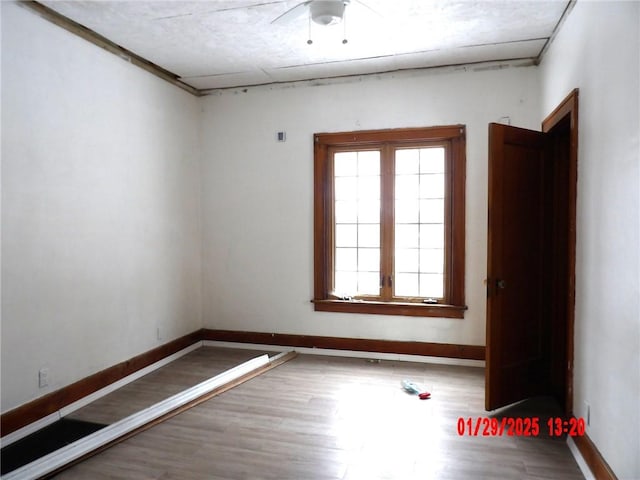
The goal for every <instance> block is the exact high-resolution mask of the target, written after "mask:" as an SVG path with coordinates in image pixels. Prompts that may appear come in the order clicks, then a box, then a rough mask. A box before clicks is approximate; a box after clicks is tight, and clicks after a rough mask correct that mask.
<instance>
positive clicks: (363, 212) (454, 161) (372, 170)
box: [314, 125, 466, 318]
mask: <svg viewBox="0 0 640 480" xmlns="http://www.w3.org/2000/svg"><path fill="white" fill-rule="evenodd" d="M314 140H315V148H314V157H315V158H314V197H315V199H314V237H315V238H314V250H315V252H314V254H315V258H314V270H315V279H314V280H315V287H314V296H315V298H314V305H315V309H316V310H320V311H338V312H352V313H374V314H388V315H413V316H433V317H452V318H462V317H463V316H464V310H465V309H466V307H465V304H464V261H465V260H464V242H465V238H464V202H465V199H464V190H465V127H464V126H462V125H454V126H446V127H431V128H412V129H397V130H378V131H363V132H346V133H324V134H316V135H315V136H314Z"/></svg>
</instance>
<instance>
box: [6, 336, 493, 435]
mask: <svg viewBox="0 0 640 480" xmlns="http://www.w3.org/2000/svg"><path fill="white" fill-rule="evenodd" d="M202 340H217V341H226V342H238V343H256V344H264V345H281V346H287V347H308V348H326V349H334V350H352V351H359V352H378V353H395V354H406V355H423V356H431V357H447V358H461V359H468V360H484V354H485V353H484V352H485V347H484V346H482V345H455V344H446V343H427V342H403V341H392V340H368V339H358V338H343V337H318V336H307V335H288V334H276V333H260V332H241V331H231V330H209V329H202V330H197V331H195V332H192V333H190V334H188V335H185V336H183V337H180V338H178V339H176V340H173V341H171V342H169V343H166V344H164V345H161V346H159V347H157V348H154V349H153V350H150V351H148V352H146V353H142V354H140V355H137V356H135V357H133V358H131V359H129V360H126V361H124V362H121V363H118V364H117V365H114V366H112V367H109V368H107V369H105V370H102V371H100V372H97V373H95V374H93V375H90V376H88V377H86V378H83V379H82V380H79V381H77V382H75V383H72V384H70V385H67V386H66V387H63V388H61V389H59V390H56V391H55V392H51V393H49V394H47V395H44V396H42V397H40V398H37V399H35V400H32V401H31V402H28V403H25V404H23V405H21V406H19V407H17V408H15V409H13V410H10V411H8V412H6V413H4V414H2V416H1V417H0V431H1V432H2V433H1V434H2V436H5V435H8V434H10V433H12V432H15V431H16V430H19V429H20V428H22V427H24V426H26V425H29V424H31V423H33V422H36V421H38V420H40V419H42V418H44V417H46V416H47V415H51V414H52V413H55V412H57V411H59V410H60V409H62V408H64V407H66V406H68V405H70V404H72V403H73V402H76V401H78V400H80V399H82V398H84V397H86V396H87V395H91V394H92V393H94V392H96V391H98V390H100V389H101V388H104V387H106V386H108V385H110V384H112V383H114V382H117V381H119V380H121V379H123V378H125V377H126V376H128V375H131V374H133V373H135V372H137V371H138V370H141V369H143V368H145V367H148V366H149V365H152V364H153V363H155V362H158V361H160V360H162V359H164V358H166V357H168V356H170V355H173V354H174V353H177V352H179V351H180V350H182V349H184V348H187V347H189V346H191V345H193V344H194V343H197V342H200V341H202Z"/></svg>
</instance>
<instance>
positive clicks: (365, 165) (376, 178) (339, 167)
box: [334, 150, 380, 296]
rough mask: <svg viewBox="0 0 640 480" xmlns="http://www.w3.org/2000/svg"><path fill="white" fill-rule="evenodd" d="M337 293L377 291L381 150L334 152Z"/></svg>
mask: <svg viewBox="0 0 640 480" xmlns="http://www.w3.org/2000/svg"><path fill="white" fill-rule="evenodd" d="M334 162H335V163H334V173H335V180H334V192H335V199H334V200H335V204H334V220H335V257H334V258H335V265H334V269H335V277H334V288H335V293H336V295H338V296H356V295H362V294H369V295H379V294H380V151H378V150H375V151H357V152H356V151H354V152H338V153H336V154H335V155H334Z"/></svg>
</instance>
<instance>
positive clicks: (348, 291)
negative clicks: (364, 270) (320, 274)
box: [335, 271, 358, 297]
mask: <svg viewBox="0 0 640 480" xmlns="http://www.w3.org/2000/svg"><path fill="white" fill-rule="evenodd" d="M357 291H358V274H357V273H356V272H338V271H336V272H335V293H336V295H338V296H339V297H350V296H353V295H355V294H356V292H357Z"/></svg>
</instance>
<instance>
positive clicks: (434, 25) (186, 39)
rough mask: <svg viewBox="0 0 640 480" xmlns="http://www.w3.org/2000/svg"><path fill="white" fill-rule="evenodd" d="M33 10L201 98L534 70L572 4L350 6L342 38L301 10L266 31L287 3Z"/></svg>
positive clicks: (418, 0) (379, 1) (456, 0)
mask: <svg viewBox="0 0 640 480" xmlns="http://www.w3.org/2000/svg"><path fill="white" fill-rule="evenodd" d="M40 3H42V4H44V5H45V6H46V7H48V8H50V9H52V10H54V11H55V12H58V13H60V14H62V15H63V16H65V17H67V18H69V19H71V20H73V21H75V22H77V23H79V24H81V25H83V26H85V27H87V28H89V29H91V30H93V31H94V32H96V33H98V34H100V35H102V36H103V37H106V38H107V39H108V40H110V41H111V42H113V43H114V44H117V45H119V46H120V47H123V48H124V49H126V50H129V51H130V52H133V53H134V54H136V55H138V56H140V57H142V58H144V59H146V60H148V61H149V62H152V63H154V64H156V65H158V66H160V67H162V68H163V69H165V70H168V71H169V72H172V73H173V74H174V75H175V76H176V77H177V78H178V79H179V80H180V81H182V82H184V83H186V84H187V85H190V86H192V87H194V88H196V89H198V90H199V91H201V93H205V91H207V90H211V89H219V88H229V87H239V86H250V85H259V84H268V83H276V82H291V81H298V80H309V79H317V78H330V77H338V76H345V75H362V74H367V73H379V72H388V71H395V70H402V69H413V68H425V67H436V66H444V65H459V64H469V63H477V62H490V61H504V60H516V59H518V60H520V59H522V60H531V61H532V62H535V61H537V60H538V59H539V57H540V55H541V54H542V52H543V51H544V48H545V45H546V44H547V42H548V41H549V39H550V38H551V37H552V35H553V33H554V31H555V29H556V28H557V27H558V25H559V24H560V22H561V20H562V18H563V16H564V15H565V12H566V11H568V7H569V6H570V5H571V4H572V1H570V0H549V1H544V0H484V1H471V0H361V1H357V0H352V1H351V3H350V5H348V6H347V11H346V30H345V25H343V24H338V25H333V26H328V27H323V26H320V25H317V24H315V23H313V22H309V18H308V14H305V12H304V11H303V14H302V16H299V17H297V18H294V19H293V20H290V21H288V22H276V23H272V21H273V20H274V19H276V18H277V17H279V16H280V15H282V14H283V13H284V12H286V11H287V10H288V9H290V8H293V7H295V6H296V5H297V4H298V3H300V2H299V1H295V0H293V1H290V0H281V1H270V0H198V1H166V0H160V1H158V0H130V1H95V0H89V1H60V0H54V1H42V2H40ZM363 4H364V5H363ZM301 10H306V9H301ZM310 25H311V27H310ZM345 35H346V38H347V39H348V43H346V44H343V42H342V41H343V39H344V38H345ZM310 37H311V39H312V40H313V43H312V44H311V45H308V44H307V40H308V39H309V38H310Z"/></svg>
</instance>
